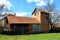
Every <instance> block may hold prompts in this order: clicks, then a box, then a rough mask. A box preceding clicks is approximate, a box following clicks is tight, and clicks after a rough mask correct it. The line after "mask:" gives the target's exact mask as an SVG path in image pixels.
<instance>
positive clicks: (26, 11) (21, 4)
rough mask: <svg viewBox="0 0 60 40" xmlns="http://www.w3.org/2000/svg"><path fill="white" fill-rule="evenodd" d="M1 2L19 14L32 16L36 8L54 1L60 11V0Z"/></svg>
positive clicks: (0, 0) (7, 0)
mask: <svg viewBox="0 0 60 40" xmlns="http://www.w3.org/2000/svg"><path fill="white" fill-rule="evenodd" d="M0 2H1V3H2V2H3V3H4V4H7V6H6V7H7V8H9V10H12V12H15V13H16V15H17V16H31V13H32V12H33V10H34V8H42V9H43V6H44V5H46V3H47V2H50V3H53V2H54V3H55V4H56V9H57V10H58V11H60V5H59V4H60V0H5V1H4V0H0ZM1 3H0V4H1Z"/></svg>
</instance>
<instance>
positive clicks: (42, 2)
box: [36, 1, 46, 6]
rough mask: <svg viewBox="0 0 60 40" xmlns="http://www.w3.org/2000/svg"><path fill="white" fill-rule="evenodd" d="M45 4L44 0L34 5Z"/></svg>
mask: <svg viewBox="0 0 60 40" xmlns="http://www.w3.org/2000/svg"><path fill="white" fill-rule="evenodd" d="M43 5H46V3H45V2H44V1H41V2H40V3H37V4H36V6H43Z"/></svg>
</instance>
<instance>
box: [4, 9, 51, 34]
mask: <svg viewBox="0 0 60 40" xmlns="http://www.w3.org/2000/svg"><path fill="white" fill-rule="evenodd" d="M3 25H4V26H3V31H7V32H13V33H23V34H24V33H40V32H49V29H50V28H49V13H48V12H46V11H44V10H42V9H39V8H35V9H34V11H33V13H32V17H21V16H15V15H12V14H9V15H8V16H6V17H4V18H3Z"/></svg>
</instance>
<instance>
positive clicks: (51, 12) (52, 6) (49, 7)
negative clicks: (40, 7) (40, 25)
mask: <svg viewBox="0 0 60 40" xmlns="http://www.w3.org/2000/svg"><path fill="white" fill-rule="evenodd" d="M44 7H45V9H46V10H47V11H48V12H49V22H50V25H51V29H52V27H53V24H54V23H55V22H56V20H55V19H56V17H57V13H58V11H57V10H56V6H55V4H54V3H47V4H46V5H45V6H44ZM54 20H55V21H54Z"/></svg>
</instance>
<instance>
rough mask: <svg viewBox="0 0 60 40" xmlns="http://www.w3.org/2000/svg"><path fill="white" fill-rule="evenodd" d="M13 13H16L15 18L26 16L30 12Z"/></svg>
mask: <svg viewBox="0 0 60 40" xmlns="http://www.w3.org/2000/svg"><path fill="white" fill-rule="evenodd" d="M15 13H16V16H27V15H30V14H31V13H30V12H15Z"/></svg>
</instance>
